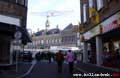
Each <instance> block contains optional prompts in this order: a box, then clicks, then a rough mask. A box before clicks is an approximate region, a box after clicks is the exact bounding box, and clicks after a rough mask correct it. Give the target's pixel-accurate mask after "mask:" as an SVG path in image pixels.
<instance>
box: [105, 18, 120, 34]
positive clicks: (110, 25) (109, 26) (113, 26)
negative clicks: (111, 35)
mask: <svg viewBox="0 0 120 78" xmlns="http://www.w3.org/2000/svg"><path fill="white" fill-rule="evenodd" d="M117 26H118V21H117V20H114V21H113V22H111V23H109V24H107V25H103V33H105V32H107V31H110V30H112V29H114V28H116V27H117Z"/></svg>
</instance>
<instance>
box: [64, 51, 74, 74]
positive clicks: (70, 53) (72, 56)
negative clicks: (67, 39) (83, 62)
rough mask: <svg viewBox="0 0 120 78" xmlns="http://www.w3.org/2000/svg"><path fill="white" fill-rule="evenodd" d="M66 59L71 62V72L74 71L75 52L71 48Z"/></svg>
mask: <svg viewBox="0 0 120 78" xmlns="http://www.w3.org/2000/svg"><path fill="white" fill-rule="evenodd" d="M66 60H67V62H68V63H69V72H70V73H72V72H73V64H74V54H73V53H72V51H71V50H68V53H67V55H66Z"/></svg>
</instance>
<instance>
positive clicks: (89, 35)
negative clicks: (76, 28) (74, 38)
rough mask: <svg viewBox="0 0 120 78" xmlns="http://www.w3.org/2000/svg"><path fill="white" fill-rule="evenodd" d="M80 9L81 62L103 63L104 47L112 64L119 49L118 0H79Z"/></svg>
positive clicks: (119, 22)
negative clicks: (82, 45) (82, 51)
mask: <svg viewBox="0 0 120 78" xmlns="http://www.w3.org/2000/svg"><path fill="white" fill-rule="evenodd" d="M80 10H81V24H80V30H81V31H80V33H81V41H82V42H83V44H84V49H83V50H84V53H83V62H85V63H87V62H88V60H89V62H90V63H93V64H97V65H103V62H104V60H103V59H102V55H103V53H104V50H105V49H106V50H107V52H106V53H109V54H110V56H111V58H112V61H111V62H110V63H111V64H112V63H113V61H115V60H114V57H115V55H116V52H115V51H116V49H120V31H119V30H120V0H80ZM88 45H89V47H88ZM88 50H90V53H88ZM89 57H90V58H91V59H89ZM115 65H116V63H115Z"/></svg>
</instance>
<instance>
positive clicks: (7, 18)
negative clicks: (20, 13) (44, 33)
mask: <svg viewBox="0 0 120 78" xmlns="http://www.w3.org/2000/svg"><path fill="white" fill-rule="evenodd" d="M0 18H1V19H0V22H2V23H7V24H12V25H16V26H20V19H18V18H14V17H10V16H5V15H0Z"/></svg>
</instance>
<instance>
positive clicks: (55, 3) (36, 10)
mask: <svg viewBox="0 0 120 78" xmlns="http://www.w3.org/2000/svg"><path fill="white" fill-rule="evenodd" d="M51 10H53V12H54V14H56V16H50V17H49V22H50V27H49V29H52V28H56V26H57V25H58V27H59V28H60V29H61V30H62V29H64V28H65V27H66V26H68V25H69V24H70V23H72V24H73V25H78V22H79V21H80V3H79V0H29V1H28V16H27V29H31V30H32V32H37V31H38V29H39V30H42V29H45V22H46V19H47V18H46V16H47V12H48V11H51ZM55 11H57V12H55ZM58 13H59V14H58Z"/></svg>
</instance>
